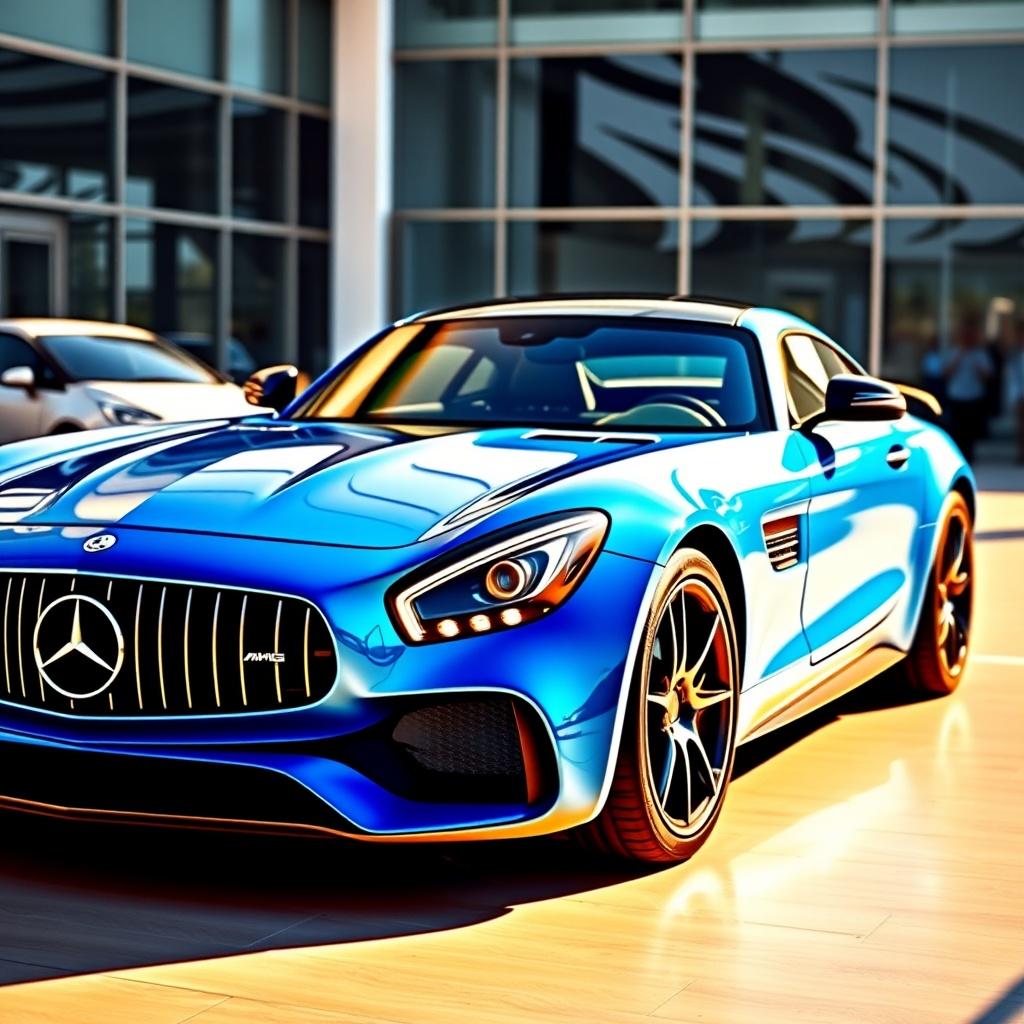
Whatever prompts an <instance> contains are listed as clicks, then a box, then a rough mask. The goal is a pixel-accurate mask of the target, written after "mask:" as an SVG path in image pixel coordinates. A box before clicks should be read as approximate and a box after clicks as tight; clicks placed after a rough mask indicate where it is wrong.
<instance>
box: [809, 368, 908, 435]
mask: <svg viewBox="0 0 1024 1024" xmlns="http://www.w3.org/2000/svg"><path fill="white" fill-rule="evenodd" d="M906 411H907V400H906V399H905V398H904V397H903V395H902V394H901V393H900V391H899V388H897V387H896V386H895V385H893V384H888V383H886V382H885V381H884V380H879V379H878V378H877V377H860V376H857V375H856V374H852V373H850V374H846V373H841V374H838V375H837V376H835V377H833V378H832V379H831V380H830V381H829V382H828V387H827V388H826V390H825V408H824V409H822V411H821V412H819V413H817V414H816V415H814V416H811V417H810V418H809V419H806V420H804V422H803V423H802V424H801V425H800V427H801V429H802V430H813V429H814V428H815V427H816V426H818V424H820V423H826V422H829V421H839V422H864V421H866V420H898V419H899V418H900V417H901V416H903V415H905V413H906Z"/></svg>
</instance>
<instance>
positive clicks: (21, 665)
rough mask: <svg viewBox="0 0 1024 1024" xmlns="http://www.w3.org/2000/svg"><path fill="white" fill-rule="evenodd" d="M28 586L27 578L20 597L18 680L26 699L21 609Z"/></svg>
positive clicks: (22, 585) (23, 583) (22, 582)
mask: <svg viewBox="0 0 1024 1024" xmlns="http://www.w3.org/2000/svg"><path fill="white" fill-rule="evenodd" d="M27 584H28V577H27V576H26V577H25V578H24V579H22V581H21V594H20V595H19V596H18V679H19V680H20V681H21V696H22V698H24V697H25V662H24V661H23V660H22V651H21V609H22V607H23V606H24V604H25V587H26V585H27Z"/></svg>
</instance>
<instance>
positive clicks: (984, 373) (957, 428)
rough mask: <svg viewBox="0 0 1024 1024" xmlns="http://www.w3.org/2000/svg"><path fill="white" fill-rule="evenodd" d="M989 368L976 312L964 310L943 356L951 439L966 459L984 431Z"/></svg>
mask: <svg viewBox="0 0 1024 1024" xmlns="http://www.w3.org/2000/svg"><path fill="white" fill-rule="evenodd" d="M993 372H994V368H993V366H992V358H991V356H990V355H989V353H988V351H987V350H986V348H985V346H984V345H983V344H982V339H981V322H980V320H979V318H978V316H977V315H976V314H968V315H966V316H965V317H964V318H963V320H962V321H961V324H960V331H959V334H958V335H957V339H956V347H955V348H954V349H953V351H952V352H950V354H949V356H948V357H947V360H946V395H947V397H948V399H949V413H950V420H951V426H952V434H953V440H954V441H956V443H957V444H958V445H959V446H960V451H962V452H963V453H964V458H965V459H967V461H968V462H973V461H974V446H975V444H976V443H977V441H978V439H979V438H981V437H982V436H983V434H984V433H985V423H986V421H987V419H988V411H987V405H988V403H987V401H986V397H987V394H988V383H989V381H990V380H991V379H992V376H993Z"/></svg>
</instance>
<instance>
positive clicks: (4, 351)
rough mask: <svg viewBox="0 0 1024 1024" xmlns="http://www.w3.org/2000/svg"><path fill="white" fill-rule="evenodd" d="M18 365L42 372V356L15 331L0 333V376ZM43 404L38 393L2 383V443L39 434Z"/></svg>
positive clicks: (0, 436)
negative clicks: (14, 332) (40, 369)
mask: <svg viewBox="0 0 1024 1024" xmlns="http://www.w3.org/2000/svg"><path fill="white" fill-rule="evenodd" d="M16 366H27V367H29V368H30V369H31V370H32V372H33V373H35V374H37V375H38V374H39V368H40V359H39V355H38V354H37V352H36V351H35V349H34V348H32V346H31V345H29V344H28V342H26V341H23V340H22V339H21V338H17V337H15V336H14V335H13V334H0V377H2V376H3V374H4V373H5V372H6V371H7V370H10V369H13V368H14V367H16ZM42 416H43V403H42V402H41V401H40V400H39V397H38V394H37V393H35V392H30V391H28V390H26V389H25V388H22V387H7V386H6V385H4V384H2V383H0V443H2V442H7V441H20V440H22V439H23V438H26V437H36V436H37V435H38V434H39V432H40V429H41V423H42Z"/></svg>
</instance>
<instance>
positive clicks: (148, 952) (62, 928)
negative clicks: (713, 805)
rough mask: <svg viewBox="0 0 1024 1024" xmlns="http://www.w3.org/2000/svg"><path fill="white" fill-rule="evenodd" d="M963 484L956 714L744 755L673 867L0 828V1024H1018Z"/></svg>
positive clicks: (1005, 745) (990, 565)
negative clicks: (962, 619)
mask: <svg viewBox="0 0 1024 1024" xmlns="http://www.w3.org/2000/svg"><path fill="white" fill-rule="evenodd" d="M984 479H985V480H986V481H987V483H988V484H989V486H990V487H991V488H993V489H992V490H990V491H988V492H987V493H986V494H985V495H984V497H983V500H982V510H981V516H980V520H979V530H980V533H979V541H980V544H979V549H978V554H979V572H980V574H981V577H982V581H983V582H982V593H981V597H980V602H979V607H978V610H977V616H976V618H977V629H976V633H975V644H974V652H975V656H974V661H973V664H972V667H971V671H970V676H969V678H968V680H967V681H966V683H965V685H964V686H963V687H962V688H961V690H960V692H959V693H957V694H956V695H955V696H953V697H952V698H949V699H946V700H936V701H925V702H917V703H904V702H902V701H901V699H900V698H899V697H898V696H894V693H893V686H892V685H891V684H892V680H891V679H890V680H882V681H881V683H880V684H873V685H871V686H869V687H868V688H866V689H865V690H863V691H861V692H860V693H858V694H856V695H853V697H852V698H846V699H845V700H844V701H843V702H841V703H840V704H839V705H838V706H837V707H835V708H834V709H831V710H830V711H829V712H827V713H822V714H818V715H817V716H815V717H814V718H812V719H811V720H809V721H808V722H806V723H801V724H800V726H799V727H798V728H795V729H790V730H788V731H786V732H785V733H784V734H782V735H777V736H775V737H771V738H769V739H768V740H766V741H762V742H761V744H760V745H758V746H756V747H754V748H747V749H745V751H744V752H743V755H742V764H741V765H740V772H741V774H740V775H739V776H738V778H737V779H736V781H735V783H734V785H733V787H732V789H731V790H730V793H729V798H728V801H727V804H726V808H725V811H724V814H723V816H722V819H721V821H720V823H719V825H718V829H717V831H716V833H715V835H714V837H713V838H712V840H711V842H710V843H709V844H708V845H707V846H706V847H705V848H704V850H703V851H702V852H701V854H700V855H699V856H698V857H697V858H696V859H695V860H694V861H692V862H691V863H689V864H685V865H681V866H679V867H675V868H672V869H668V870H662V871H656V872H647V873H641V872H635V871H633V872H631V871H625V870H622V869H620V868H609V867H607V866H600V865H594V864H592V863H591V864H586V863H581V862H580V860H579V858H578V855H577V854H576V852H575V850H574V849H573V848H572V847H570V846H568V845H566V844H558V843H543V844H536V845H532V844H527V845H516V846H514V847H513V846H508V845H503V846H501V847H491V848H487V849H483V850H477V849H472V850H466V849H457V850H454V851H452V850H438V849H427V850H426V851H424V850H415V851H411V850H394V849H388V850H384V851H381V850H378V849H372V850H369V851H364V850H362V849H359V850H354V851H353V850H351V849H348V848H339V847H338V846H336V845H334V844H330V843H321V842H312V843H311V842H301V843H297V842H291V841H289V842H285V841H268V840H265V839H237V838H226V837H212V836H204V835H201V834H196V835H185V836H181V835H176V834H167V833H143V832H138V831H132V830H128V831H116V832H115V831H111V830H108V829H93V828H86V827H82V826H79V827H70V826H65V825H57V824H48V823H41V822H33V823H26V822H24V821H22V820H20V819H15V818H0V829H2V830H3V831H2V836H3V841H2V842H0V981H2V982H5V983H7V985H6V987H4V988H2V989H0V1021H2V1022H3V1024H22V1022H26V1024H28V1022H44V1021H45V1022H61V1024H70V1022H74V1024H84V1022H97V1024H119V1022H124V1024H150V1022H151V1024H183V1022H185V1021H190V1022H195V1024H241V1022H249V1021H252V1022H260V1024H263V1022H265V1024H286V1022H287V1024H292V1022H311V1024H317V1022H321V1024H329V1022H337V1024H354V1022H357V1021H366V1022H369V1021H374V1022H377V1021H380V1022H398V1024H406V1022H408V1024H427V1022H434V1021H436V1022H445V1024H448V1022H462V1021H465V1022H473V1024H492V1022H493V1024H499V1022H511V1021H517V1022H519V1021H531V1022H532V1021H537V1022H549V1021H550V1022H559V1021H570V1020H572V1021H576V1020H579V1021H586V1022H591V1021H595V1022H596V1021H609V1022H616V1024H638V1022H640V1021H643V1020H650V1021H654V1022H664V1021H706V1022H712V1024H720V1022H729V1021H743V1022H747V1021H752V1022H758V1024H762V1022H774V1021H780V1022H794V1021H811V1022H824V1021H836V1022H844V1024H846V1022H873V1024H874V1022H894V1024H895V1022H901V1024H903V1022H907V1024H917V1022H929V1024H931V1022H940V1021H950V1022H954V1021H955V1022H983V1024H1005V1022H1009V1021H1024V742H1022V736H1024V615H1022V609H1024V476H1017V477H1015V476H1014V475H1013V473H1012V472H1010V471H1004V472H1002V473H990V474H988V475H987V476H986V477H985V478H984ZM999 489H1001V490H999ZM1015 489H1016V490H1015ZM1017 492H1020V493H1017ZM887 684H888V685H887Z"/></svg>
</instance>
